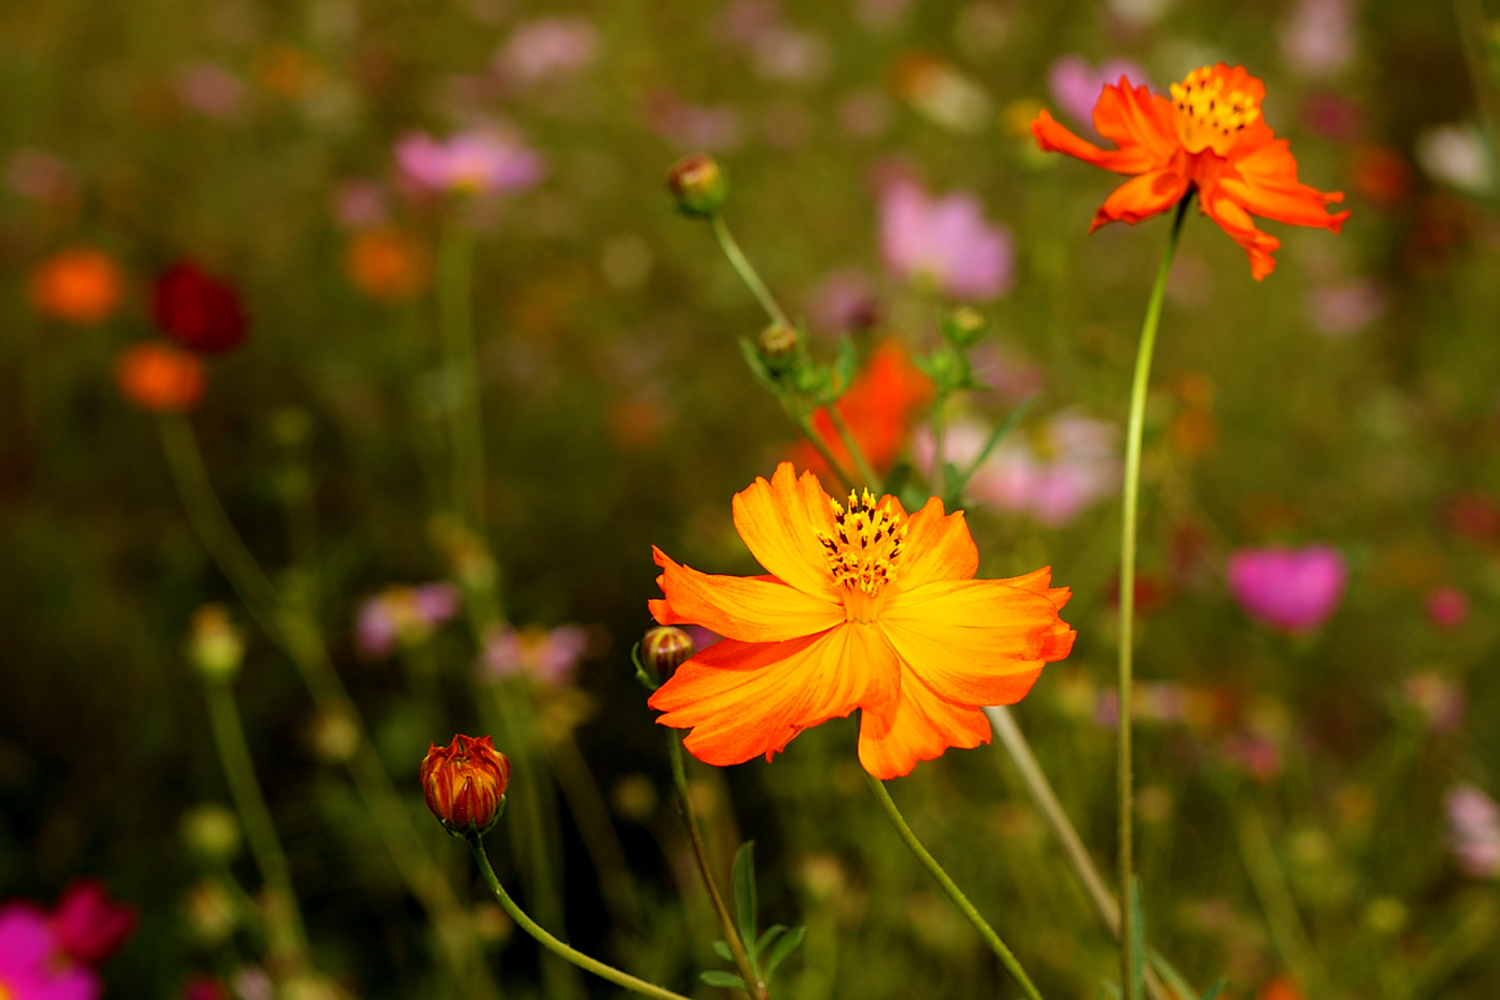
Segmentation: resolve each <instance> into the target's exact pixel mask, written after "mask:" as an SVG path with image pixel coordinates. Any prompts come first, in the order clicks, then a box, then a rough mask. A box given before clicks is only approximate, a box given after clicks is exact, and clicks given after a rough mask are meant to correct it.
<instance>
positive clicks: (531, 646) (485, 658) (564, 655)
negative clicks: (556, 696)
mask: <svg viewBox="0 0 1500 1000" xmlns="http://www.w3.org/2000/svg"><path fill="white" fill-rule="evenodd" d="M588 645H589V634H588V630H587V629H585V628H583V627H582V626H581V625H560V626H558V627H557V628H554V629H550V630H549V629H544V628H537V627H535V626H530V627H527V628H525V629H522V630H521V631H519V632H518V631H516V630H515V629H514V628H511V627H510V626H509V625H506V626H504V627H503V628H498V629H494V630H493V631H491V632H490V634H489V635H487V636H486V637H485V641H484V653H483V654H482V655H481V657H480V660H479V671H480V674H481V675H482V676H484V677H485V678H487V679H489V680H500V679H502V678H505V677H514V676H516V675H518V674H522V673H525V674H530V675H531V676H532V677H533V678H535V679H536V680H538V681H541V682H542V683H543V684H549V685H556V684H566V683H568V682H569V681H571V680H572V679H573V674H574V672H575V671H576V670H577V669H578V661H579V660H580V659H582V658H583V654H584V651H585V650H587V649H588Z"/></svg>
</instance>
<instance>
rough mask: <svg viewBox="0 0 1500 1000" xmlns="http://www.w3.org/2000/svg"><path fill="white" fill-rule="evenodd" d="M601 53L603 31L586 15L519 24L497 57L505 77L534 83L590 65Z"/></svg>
mask: <svg viewBox="0 0 1500 1000" xmlns="http://www.w3.org/2000/svg"><path fill="white" fill-rule="evenodd" d="M598 54H599V32H598V31H597V30H595V28H594V25H593V23H592V22H591V21H589V19H588V18H586V17H584V16H582V15H578V14H575V15H572V16H568V17H539V18H537V19H535V20H533V21H527V22H525V23H523V24H519V25H517V26H516V28H515V30H513V31H512V32H511V33H510V38H508V39H507V40H506V42H505V46H504V47H503V48H502V49H501V50H500V52H499V54H498V55H497V56H496V57H495V68H496V69H497V70H499V71H500V72H501V73H502V74H503V75H504V76H505V77H507V78H508V79H512V80H520V81H521V82H523V83H534V82H536V81H538V80H545V79H547V78H549V77H559V76H567V75H568V74H571V73H576V72H578V71H579V70H581V69H584V68H586V67H587V66H588V65H589V64H590V63H592V62H593V61H594V59H595V57H596V56H597V55H598Z"/></svg>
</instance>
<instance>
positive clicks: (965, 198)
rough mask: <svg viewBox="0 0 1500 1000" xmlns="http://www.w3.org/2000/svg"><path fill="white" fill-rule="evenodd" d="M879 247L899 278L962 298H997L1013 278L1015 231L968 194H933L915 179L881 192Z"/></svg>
mask: <svg viewBox="0 0 1500 1000" xmlns="http://www.w3.org/2000/svg"><path fill="white" fill-rule="evenodd" d="M880 250H881V254H882V256H883V257H884V258H885V266H886V267H887V268H888V269H889V270H890V272H891V273H892V274H894V275H895V276H896V277H898V278H901V279H902V280H904V281H910V282H913V283H918V284H931V285H932V286H933V287H935V288H937V289H939V290H940V291H941V292H942V293H943V294H944V295H948V296H951V297H953V298H957V299H973V300H981V301H982V300H986V299H993V298H995V297H996V296H999V295H1003V294H1005V293H1006V292H1007V291H1008V290H1009V289H1010V285H1011V281H1012V279H1013V274H1012V266H1013V262H1014V261H1013V258H1014V253H1013V251H1012V249H1011V239H1010V231H1009V230H1008V229H1006V228H1005V227H1003V226H991V225H990V224H989V223H988V222H987V221H986V220H985V217H984V206H983V205H982V204H981V203H980V201H979V198H978V197H976V196H975V195H973V194H970V193H968V192H956V193H954V194H950V195H945V196H943V197H941V198H928V197H927V193H926V192H925V191H923V190H922V188H921V187H919V186H918V185H916V184H914V183H912V182H910V181H895V182H892V183H891V184H888V185H887V186H886V187H885V189H884V190H883V191H881V193H880Z"/></svg>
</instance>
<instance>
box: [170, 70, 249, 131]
mask: <svg viewBox="0 0 1500 1000" xmlns="http://www.w3.org/2000/svg"><path fill="white" fill-rule="evenodd" d="M173 90H175V91H176V93H177V99H178V100H179V101H181V102H182V103H183V106H184V107H187V108H190V109H192V110H193V111H196V112H198V113H199V114H200V115H206V116H208V117H209V118H220V119H225V118H232V117H234V115H235V114H236V113H237V112H238V111H239V110H240V105H241V103H242V102H243V101H244V98H245V82H244V81H243V80H241V79H240V78H239V77H238V76H236V75H235V74H233V73H231V72H230V71H229V70H227V69H225V68H224V67H223V66H220V65H219V64H218V63H215V62H200V63H194V64H193V65H191V66H189V67H187V68H186V69H184V70H183V71H182V72H181V73H179V74H178V75H177V80H176V83H175V84H174V86H173Z"/></svg>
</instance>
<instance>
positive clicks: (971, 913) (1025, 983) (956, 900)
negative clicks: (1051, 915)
mask: <svg viewBox="0 0 1500 1000" xmlns="http://www.w3.org/2000/svg"><path fill="white" fill-rule="evenodd" d="M860 770H862V771H863V770H864V769H863V768H861V769H860ZM864 775H865V782H866V783H867V784H869V786H870V791H872V792H874V793H875V798H876V800H877V801H878V802H879V803H880V805H881V807H882V808H883V809H885V814H886V816H887V817H889V818H890V821H891V825H892V826H894V827H895V828H896V832H897V833H899V834H900V835H901V839H902V841H904V842H905V844H906V846H907V848H908V849H909V850H910V851H911V852H912V853H913V854H915V855H916V856H917V860H918V861H920V862H922V866H923V867H924V868H926V869H927V871H928V873H929V874H931V875H932V877H933V878H935V879H937V884H938V885H940V886H942V888H943V891H944V892H946V893H947V894H948V898H949V899H951V900H953V904H954V905H955V906H957V907H958V909H959V912H961V913H962V914H963V915H964V916H965V917H967V918H968V920H969V923H971V924H973V925H974V927H975V929H977V930H978V931H979V935H980V937H982V938H984V940H985V943H986V944H988V945H989V946H990V948H991V949H992V950H993V951H994V952H995V954H996V955H998V956H1000V962H1001V964H1002V965H1004V966H1005V968H1006V970H1007V971H1009V972H1010V974H1011V976H1012V977H1014V978H1015V980H1016V982H1017V983H1018V984H1019V985H1020V987H1021V989H1022V990H1023V991H1024V992H1025V994H1026V995H1027V996H1028V997H1030V998H1031V1000H1042V995H1041V994H1040V993H1038V992H1037V988H1036V986H1035V984H1033V983H1032V981H1031V977H1030V976H1028V975H1026V970H1025V969H1023V968H1021V963H1020V962H1018V961H1016V956H1015V955H1013V954H1011V951H1010V949H1009V948H1007V947H1006V946H1005V942H1004V941H1002V940H1000V935H999V934H996V933H995V929H994V928H993V927H991V926H990V925H989V922H988V921H986V920H985V919H984V917H982V916H980V915H979V911H978V910H976V909H975V908H974V904H973V903H971V902H969V897H968V896H965V895H964V894H963V890H962V889H960V888H959V887H958V886H957V884H955V883H954V881H953V879H952V878H950V877H949V876H948V873H947V872H946V871H944V870H943V866H942V865H940V864H938V863H937V859H936V858H934V857H933V856H932V855H931V854H929V853H928V852H927V848H925V847H923V846H922V842H921V841H920V840H918V839H917V835H916V834H915V833H913V832H912V829H911V827H909V826H907V825H906V819H905V817H903V816H902V815H901V810H899V809H897V808H896V803H895V801H893V800H892V799H891V793H890V792H888V791H886V787H885V782H883V781H881V780H880V779H879V778H877V777H875V776H874V775H873V774H871V773H870V772H868V771H864Z"/></svg>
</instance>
